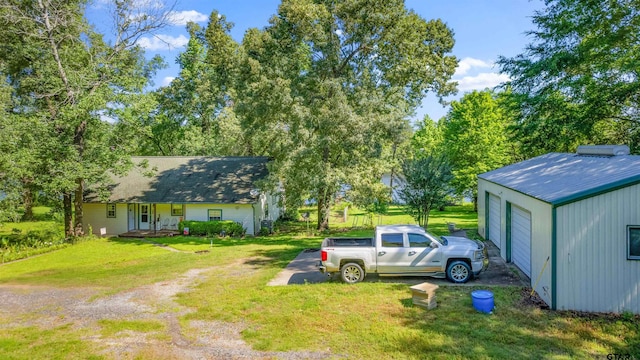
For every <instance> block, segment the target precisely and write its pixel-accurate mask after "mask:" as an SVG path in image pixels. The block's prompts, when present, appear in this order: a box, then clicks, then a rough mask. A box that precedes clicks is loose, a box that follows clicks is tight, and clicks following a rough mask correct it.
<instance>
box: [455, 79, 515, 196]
mask: <svg viewBox="0 0 640 360" xmlns="http://www.w3.org/2000/svg"><path fill="white" fill-rule="evenodd" d="M508 124H509V119H507V118H505V113H504V111H503V109H502V108H501V107H500V106H499V103H498V101H497V100H496V99H495V98H494V94H493V93H492V92H491V91H489V90H485V91H473V92H471V93H467V94H465V95H464V96H463V97H462V99H461V100H460V101H454V102H452V103H451V109H450V110H449V112H448V114H447V116H446V117H445V118H444V120H443V123H442V126H443V146H444V149H445V152H446V155H447V157H448V158H449V161H450V162H451V165H452V166H453V174H454V179H453V181H452V185H453V187H454V188H455V190H456V192H457V193H458V194H459V195H465V196H469V197H472V199H473V201H474V204H477V187H478V186H477V184H478V180H477V175H478V174H481V173H483V172H486V171H490V170H493V169H496V168H499V167H500V166H503V165H505V164H508V163H509V162H510V157H509V148H508V138H507V127H508Z"/></svg>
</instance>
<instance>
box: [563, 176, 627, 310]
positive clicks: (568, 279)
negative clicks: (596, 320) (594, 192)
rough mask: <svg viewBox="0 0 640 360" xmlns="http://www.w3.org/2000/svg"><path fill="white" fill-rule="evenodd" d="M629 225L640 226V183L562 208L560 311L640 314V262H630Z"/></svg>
mask: <svg viewBox="0 0 640 360" xmlns="http://www.w3.org/2000/svg"><path fill="white" fill-rule="evenodd" d="M628 225H640V185H634V186H629V187H627V188H623V189H619V190H616V191H612V192H609V193H605V194H601V195H598V196H594V197H591V198H587V199H584V200H581V201H578V202H574V203H571V204H568V205H564V206H560V207H558V209H557V246H558V254H557V264H558V265H557V267H558V279H557V281H558V283H557V296H558V298H557V302H558V303H557V308H558V309H560V310H562V309H567V310H580V311H595V312H616V313H621V312H625V311H630V312H634V313H637V314H640V260H627V226H628Z"/></svg>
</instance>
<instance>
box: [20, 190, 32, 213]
mask: <svg viewBox="0 0 640 360" xmlns="http://www.w3.org/2000/svg"><path fill="white" fill-rule="evenodd" d="M22 205H23V206H24V214H22V221H29V220H33V190H32V189H31V186H29V184H25V186H24V192H23V193H22Z"/></svg>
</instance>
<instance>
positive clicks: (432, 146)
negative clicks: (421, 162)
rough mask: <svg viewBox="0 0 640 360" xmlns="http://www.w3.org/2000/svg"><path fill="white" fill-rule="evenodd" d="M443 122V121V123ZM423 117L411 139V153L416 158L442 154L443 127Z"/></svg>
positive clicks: (427, 117)
mask: <svg viewBox="0 0 640 360" xmlns="http://www.w3.org/2000/svg"><path fill="white" fill-rule="evenodd" d="M443 122H444V121H443ZM439 124H440V123H437V122H435V121H433V120H432V119H431V118H430V117H429V115H425V116H424V118H423V119H422V121H420V122H419V123H418V128H417V129H416V131H415V132H414V133H413V136H412V137H411V147H412V151H413V153H414V154H415V156H416V157H420V156H421V155H424V156H432V155H439V154H441V153H442V151H443V149H442V142H443V140H444V139H443V127H442V126H439Z"/></svg>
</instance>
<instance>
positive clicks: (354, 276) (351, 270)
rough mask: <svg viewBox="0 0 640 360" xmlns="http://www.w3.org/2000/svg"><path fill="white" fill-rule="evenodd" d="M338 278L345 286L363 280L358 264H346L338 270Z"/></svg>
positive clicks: (362, 272)
mask: <svg viewBox="0 0 640 360" xmlns="http://www.w3.org/2000/svg"><path fill="white" fill-rule="evenodd" d="M340 278H341V279H342V281H344V282H345V283H347V284H355V283H357V282H360V281H362V280H364V270H362V267H361V266H360V265H359V264H356V263H347V264H344V266H343V267H342V269H340Z"/></svg>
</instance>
